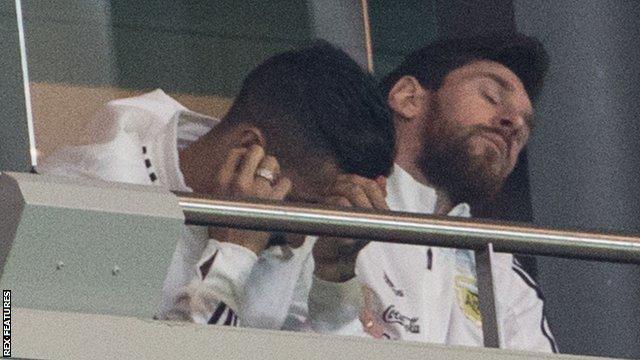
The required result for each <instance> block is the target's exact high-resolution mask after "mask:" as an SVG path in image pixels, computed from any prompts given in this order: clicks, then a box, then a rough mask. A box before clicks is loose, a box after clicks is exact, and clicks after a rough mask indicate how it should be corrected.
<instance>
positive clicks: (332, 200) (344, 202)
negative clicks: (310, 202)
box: [324, 196, 353, 207]
mask: <svg viewBox="0 0 640 360" xmlns="http://www.w3.org/2000/svg"><path fill="white" fill-rule="evenodd" d="M324 202H325V204H328V205H334V206H342V207H353V204H351V201H349V199H347V198H346V197H344V196H328V197H326V198H325V199H324Z"/></svg>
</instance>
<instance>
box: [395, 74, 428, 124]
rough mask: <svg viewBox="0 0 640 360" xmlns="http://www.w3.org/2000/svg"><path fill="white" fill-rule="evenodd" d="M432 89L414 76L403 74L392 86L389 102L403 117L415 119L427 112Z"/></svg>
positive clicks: (396, 112)
mask: <svg viewBox="0 0 640 360" xmlns="http://www.w3.org/2000/svg"><path fill="white" fill-rule="evenodd" d="M430 95H431V91H429V90H426V89H425V88H423V87H422V85H420V82H418V79H416V78H415V77H413V76H403V77H401V78H400V79H399V80H398V81H396V83H395V84H394V85H393V87H391V90H390V91H389V96H388V98H387V103H388V105H389V107H390V108H391V110H393V112H394V113H395V114H397V115H399V116H401V117H402V118H405V119H414V118H417V117H419V116H421V115H422V114H423V113H424V112H425V108H426V106H427V104H428V103H429V102H428V100H429V99H428V97H429V96H430Z"/></svg>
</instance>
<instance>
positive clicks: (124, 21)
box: [23, 0, 364, 156]
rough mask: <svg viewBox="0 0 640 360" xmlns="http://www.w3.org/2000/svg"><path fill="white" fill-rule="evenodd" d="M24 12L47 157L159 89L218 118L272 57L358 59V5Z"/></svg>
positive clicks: (161, 5) (140, 5) (135, 6)
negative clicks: (341, 51) (299, 51)
mask: <svg viewBox="0 0 640 360" xmlns="http://www.w3.org/2000/svg"><path fill="white" fill-rule="evenodd" d="M23 3H24V5H23V6H24V17H25V26H26V36H27V45H28V52H29V58H28V60H29V61H28V63H29V68H30V71H31V90H32V93H33V95H32V98H33V112H34V117H35V123H36V136H37V140H38V150H39V152H40V154H41V155H43V156H46V155H48V154H50V153H51V152H52V151H53V150H55V149H56V148H58V147H59V146H60V145H62V144H70V143H71V144H73V143H78V142H79V141H81V140H79V136H78V134H79V132H80V130H81V129H82V128H83V127H84V126H85V125H86V122H87V121H89V120H90V119H91V118H92V116H93V115H94V114H95V113H96V111H97V110H98V109H100V108H101V107H102V106H103V105H104V104H105V103H106V102H107V101H109V100H112V99H115V98H123V97H129V96H133V95H138V94H141V93H143V92H145V91H149V90H153V89H156V88H161V89H163V90H164V91H165V92H166V93H168V94H170V95H171V96H172V97H174V98H176V99H177V100H178V101H180V102H181V103H183V104H184V105H185V106H187V107H189V108H190V109H192V110H194V111H198V112H202V113H205V114H207V115H212V116H216V117H220V116H222V115H223V114H224V113H225V112H226V110H227V109H228V106H229V104H230V101H231V99H232V98H233V97H234V96H235V94H236V92H237V91H238V89H239V86H240V83H241V81H242V79H243V78H244V76H245V75H246V74H247V73H248V72H249V71H250V70H251V69H253V68H254V67H255V66H256V65H257V64H259V63H261V62H262V61H263V60H264V59H266V58H267V57H269V56H271V55H273V54H275V53H279V52H282V51H285V50H289V49H294V48H299V47H301V46H304V45H306V44H309V42H310V41H311V40H312V39H313V38H325V39H327V40H329V41H332V42H333V43H336V44H337V45H339V46H342V47H343V48H345V49H346V50H347V51H349V52H350V53H351V54H353V55H354V56H355V57H359V56H361V55H362V54H363V53H364V50H363V42H362V38H361V32H362V30H361V26H360V25H361V12H360V7H359V4H357V5H355V6H344V5H341V4H338V3H335V2H326V1H324V2H323V1H315V0H310V1H293V0H280V1H268V2H253V1H232V0H217V1H209V0H202V1H189V2H186V1H177V2H157V1H135V2H131V1H121V0H112V1H108V0H101V1H91V2H87V1H81V0H73V1H62V0H56V1H46V2H45V1H36V0H26V1H24V2H23ZM358 20H359V21H360V22H358ZM354 24H355V26H354ZM347 31H349V32H350V33H349V34H347V33H346V32H347Z"/></svg>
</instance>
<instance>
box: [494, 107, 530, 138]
mask: <svg viewBox="0 0 640 360" xmlns="http://www.w3.org/2000/svg"><path fill="white" fill-rule="evenodd" d="M497 118H498V124H497V125H498V127H499V128H500V130H501V131H503V132H505V133H508V134H509V135H511V136H512V137H514V138H517V137H518V136H521V135H523V134H524V131H525V128H526V126H527V122H526V120H525V118H524V116H522V115H521V114H519V113H517V112H516V111H511V110H505V111H503V112H502V113H500V114H499V115H498V117H497Z"/></svg>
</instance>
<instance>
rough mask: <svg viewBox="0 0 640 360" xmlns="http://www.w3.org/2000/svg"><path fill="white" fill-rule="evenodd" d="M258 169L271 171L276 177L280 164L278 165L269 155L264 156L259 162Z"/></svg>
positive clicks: (276, 160)
mask: <svg viewBox="0 0 640 360" xmlns="http://www.w3.org/2000/svg"><path fill="white" fill-rule="evenodd" d="M258 168H264V169H268V170H271V171H273V174H274V175H275V176H276V178H277V177H278V175H280V163H278V159H276V158H275V157H273V156H271V155H265V157H264V158H263V159H262V161H260V164H259V165H258Z"/></svg>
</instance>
